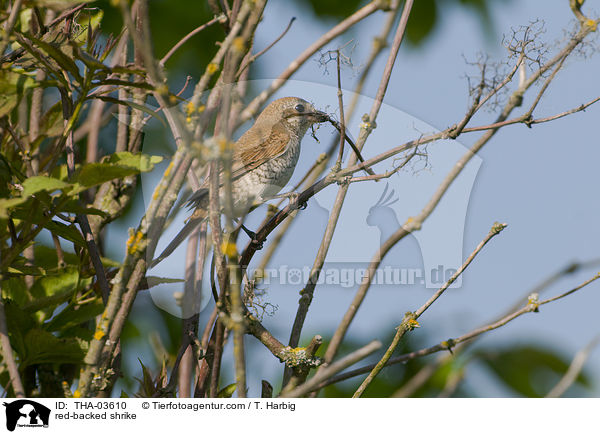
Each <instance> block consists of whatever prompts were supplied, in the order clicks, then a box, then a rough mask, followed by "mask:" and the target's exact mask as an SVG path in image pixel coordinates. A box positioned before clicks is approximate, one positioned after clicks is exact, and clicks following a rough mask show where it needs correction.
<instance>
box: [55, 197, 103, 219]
mask: <svg viewBox="0 0 600 434" xmlns="http://www.w3.org/2000/svg"><path fill="white" fill-rule="evenodd" d="M60 211H62V212H67V213H72V214H87V215H99V216H101V217H106V216H107V214H106V213H105V212H104V211H102V210H99V209H98V208H94V207H92V206H83V205H81V203H80V202H79V200H78V199H72V200H69V201H68V202H65V204H64V205H62V206H61V207H60Z"/></svg>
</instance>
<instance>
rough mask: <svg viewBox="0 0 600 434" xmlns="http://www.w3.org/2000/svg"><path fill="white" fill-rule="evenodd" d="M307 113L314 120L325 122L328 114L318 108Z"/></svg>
mask: <svg viewBox="0 0 600 434" xmlns="http://www.w3.org/2000/svg"><path fill="white" fill-rule="evenodd" d="M307 114H308V116H310V118H311V119H312V120H313V121H314V122H327V121H328V120H329V115H327V113H324V112H321V111H318V110H315V111H314V112H312V113H307Z"/></svg>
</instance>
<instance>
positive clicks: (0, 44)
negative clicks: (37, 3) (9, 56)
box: [0, 0, 23, 57]
mask: <svg viewBox="0 0 600 434" xmlns="http://www.w3.org/2000/svg"><path fill="white" fill-rule="evenodd" d="M22 4H23V0H15V2H14V3H13V5H12V8H10V15H9V16H8V19H7V20H6V24H5V25H4V35H3V36H2V41H0V57H1V56H3V55H4V51H5V50H6V47H8V44H9V42H10V35H11V33H12V31H13V29H14V27H15V24H16V22H17V18H18V17H19V11H20V10H21V6H22Z"/></svg>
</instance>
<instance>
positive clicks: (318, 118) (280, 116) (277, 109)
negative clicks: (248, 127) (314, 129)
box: [257, 96, 329, 135]
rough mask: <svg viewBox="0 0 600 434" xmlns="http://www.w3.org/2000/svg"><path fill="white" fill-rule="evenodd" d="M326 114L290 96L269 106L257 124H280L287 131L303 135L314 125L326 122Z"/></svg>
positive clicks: (327, 117) (302, 100)
mask: <svg viewBox="0 0 600 434" xmlns="http://www.w3.org/2000/svg"><path fill="white" fill-rule="evenodd" d="M328 119H329V116H327V114H326V113H324V112H322V111H319V110H317V109H316V108H315V107H314V106H313V105H312V104H311V103H309V102H308V101H305V100H304V99H302V98H298V97H294V96H290V97H285V98H279V99H276V100H275V101H273V102H272V103H271V104H269V105H268V106H267V107H266V108H265V109H264V110H263V112H262V113H261V114H260V116H259V117H258V119H257V122H261V123H262V122H265V123H277V122H282V123H283V124H284V125H285V126H286V127H287V128H288V129H289V130H291V131H293V132H295V133H296V134H300V135H303V134H304V133H305V132H306V130H307V129H308V128H309V127H310V126H311V125H313V124H315V123H320V122H326V121H327V120H328Z"/></svg>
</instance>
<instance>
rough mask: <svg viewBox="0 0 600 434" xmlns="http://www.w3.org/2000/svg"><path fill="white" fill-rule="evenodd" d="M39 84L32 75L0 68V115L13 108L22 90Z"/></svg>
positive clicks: (21, 94)
mask: <svg viewBox="0 0 600 434" xmlns="http://www.w3.org/2000/svg"><path fill="white" fill-rule="evenodd" d="M37 86H39V84H38V83H36V81H35V79H34V78H33V77H30V76H28V75H25V74H21V73H18V72H15V71H11V70H8V69H0V117H3V116H6V115H7V114H9V113H10V112H11V111H12V109H14V108H15V107H16V106H17V104H18V103H19V101H20V100H21V97H22V96H23V94H24V92H25V91H26V90H27V89H31V88H34V87H37Z"/></svg>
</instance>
